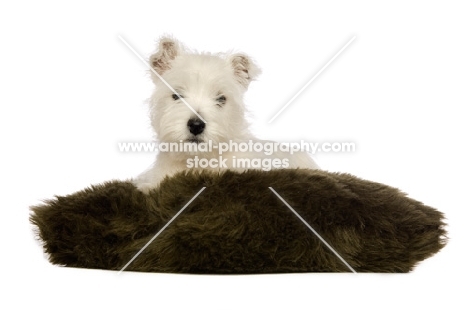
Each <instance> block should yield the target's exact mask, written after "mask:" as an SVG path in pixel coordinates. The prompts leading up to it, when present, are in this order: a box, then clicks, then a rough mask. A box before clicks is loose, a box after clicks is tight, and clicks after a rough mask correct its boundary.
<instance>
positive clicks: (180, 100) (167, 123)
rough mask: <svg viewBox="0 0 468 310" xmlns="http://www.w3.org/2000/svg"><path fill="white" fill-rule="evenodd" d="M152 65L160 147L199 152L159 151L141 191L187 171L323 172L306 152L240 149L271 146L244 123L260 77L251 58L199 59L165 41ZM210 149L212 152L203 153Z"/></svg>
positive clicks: (154, 122)
mask: <svg viewBox="0 0 468 310" xmlns="http://www.w3.org/2000/svg"><path fill="white" fill-rule="evenodd" d="M149 63H150V65H151V66H152V68H153V70H154V71H155V72H157V73H158V75H159V76H158V75H156V74H154V73H152V79H153V81H154V83H155V86H156V90H155V92H154V94H153V95H152V97H151V99H150V113H151V124H152V126H153V128H154V130H155V132H156V134H157V138H158V142H159V143H160V145H162V144H167V145H168V144H170V143H172V144H173V146H175V145H179V146H182V145H185V146H191V147H198V150H196V149H193V148H192V149H190V150H187V149H186V150H185V151H184V150H181V149H182V147H180V148H179V149H178V150H177V151H174V149H173V151H172V152H165V151H160V152H159V153H158V155H157V157H156V161H155V163H154V164H153V166H152V167H151V168H150V169H148V170H147V171H145V172H144V173H142V174H141V175H139V176H138V177H137V178H136V179H134V180H133V182H134V184H135V185H136V186H137V187H138V188H139V189H140V190H142V191H144V192H147V191H149V190H150V189H153V188H155V187H157V186H158V185H159V183H160V182H161V181H162V180H163V179H164V178H165V177H166V176H171V175H173V174H175V173H176V172H179V171H183V170H187V169H212V170H216V171H223V170H226V169H232V170H237V171H243V170H245V169H248V168H251V169H252V168H254V169H263V170H267V169H265V164H269V165H268V167H266V168H314V169H317V168H318V166H317V165H316V164H315V162H314V161H313V159H312V158H311V157H310V156H309V155H308V154H307V153H305V152H297V153H295V154H292V155H291V154H290V153H288V152H284V151H279V150H276V151H275V152H273V153H272V154H269V153H268V155H266V154H265V153H266V152H259V151H252V149H250V150H249V151H247V152H245V151H241V150H240V149H239V148H238V147H236V145H239V144H242V143H243V144H244V145H243V146H246V145H247V143H250V146H252V145H253V144H255V145H256V146H257V147H258V146H259V145H258V144H259V143H260V144H265V143H267V142H268V141H261V140H259V139H257V138H255V137H254V136H253V135H252V134H251V132H250V131H249V126H248V123H247V121H246V118H245V106H244V103H243V95H244V93H245V91H246V90H247V88H248V86H249V84H250V82H251V81H252V80H254V79H255V78H256V77H257V75H258V74H259V73H260V70H259V69H258V68H257V66H256V65H255V64H254V63H253V61H252V60H251V59H250V58H249V57H248V56H246V55H244V54H210V53H196V52H192V51H188V50H187V49H186V48H184V47H183V46H182V45H181V44H180V43H179V42H177V41H176V40H174V39H172V38H169V37H164V38H162V39H161V40H160V42H159V48H158V50H157V52H156V53H155V54H153V55H152V56H151V58H150V60H149ZM166 83H167V84H168V85H170V87H169V86H168V85H167V84H166ZM171 88H172V89H173V90H174V91H175V92H173V91H172V90H171ZM188 105H189V106H190V107H191V108H189V107H188ZM195 112H196V113H195ZM268 143H269V142H268ZM209 145H211V148H210V149H208V150H207V149H205V148H203V149H202V148H201V146H205V147H206V146H209ZM226 145H229V149H227V150H226ZM221 148H223V152H222V154H220V149H221ZM200 149H202V150H200ZM241 149H242V148H241ZM257 149H258V148H257ZM239 160H242V164H241V163H239ZM208 163H209V165H207V164H208ZM249 163H250V164H249ZM259 163H260V164H261V165H262V167H259V166H258V164H259ZM272 163H275V164H273V165H271V164H272Z"/></svg>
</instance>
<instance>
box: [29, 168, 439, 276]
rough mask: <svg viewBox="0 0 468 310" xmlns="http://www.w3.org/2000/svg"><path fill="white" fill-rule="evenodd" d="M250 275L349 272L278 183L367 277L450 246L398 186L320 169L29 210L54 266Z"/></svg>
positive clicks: (206, 179) (79, 198) (435, 215)
mask: <svg viewBox="0 0 468 310" xmlns="http://www.w3.org/2000/svg"><path fill="white" fill-rule="evenodd" d="M203 186H205V187H206V189H205V190H204V191H203V192H202V193H201V194H200V195H199V196H198V197H197V198H196V199H195V200H194V201H193V202H192V203H191V204H190V205H189V206H188V207H187V209H185V210H184V212H182V213H181V214H180V216H179V217H177V218H176V219H175V220H174V221H173V222H172V223H171V224H170V225H169V226H168V227H167V228H166V229H165V230H164V231H163V232H162V233H161V234H160V235H159V236H158V237H157V238H156V239H155V240H154V241H153V242H152V243H150V245H149V246H148V247H147V248H146V249H145V250H144V251H143V252H142V253H141V254H140V255H139V256H138V257H137V258H136V259H135V260H134V261H133V262H132V263H131V264H130V265H129V266H128V267H127V269H126V270H133V271H146V272H174V273H197V274H201V273H211V274H248V273H283V272H348V271H349V269H348V268H347V267H346V266H345V265H344V264H343V263H342V262H341V261H340V260H339V259H338V258H337V257H336V256H335V255H334V254H333V253H332V252H331V251H330V250H329V249H328V248H327V247H326V246H325V245H324V244H323V243H322V242H321V241H320V240H319V239H318V238H317V237H316V236H315V235H314V234H313V233H312V232H311V231H310V230H309V229H308V228H307V227H306V226H305V225H304V223H303V222H301V221H300V220H299V218H298V217H296V215H294V214H293V213H292V212H291V210H289V209H288V207H287V206H286V205H285V204H284V203H283V202H282V201H281V200H280V199H279V198H278V197H277V196H276V195H275V194H274V193H273V192H272V191H271V190H270V189H269V187H272V188H273V189H274V190H275V191H276V192H278V194H279V195H281V196H282V197H283V198H284V199H285V200H286V201H287V202H288V203H289V205H290V206H291V207H293V208H294V209H295V210H296V211H297V212H298V213H299V214H300V215H301V216H302V217H303V219H304V220H305V221H307V223H309V224H310V226H311V227H313V228H314V229H315V230H316V231H317V232H318V233H319V234H320V235H321V236H322V237H323V238H324V239H325V240H326V241H328V243H329V244H330V245H331V246H332V247H333V248H334V249H335V250H336V251H337V252H338V253H339V254H340V255H341V256H342V257H343V259H345V260H346V261H347V262H348V263H349V264H350V265H351V266H352V267H353V268H354V269H355V270H356V271H358V272H408V271H410V270H411V269H412V268H413V267H414V266H415V265H416V263H417V262H419V261H421V260H423V259H425V258H427V257H429V256H431V255H433V254H434V253H436V252H437V251H439V250H440V249H441V248H442V247H443V246H444V244H445V240H446V238H445V233H446V232H445V230H444V226H445V225H444V223H443V214H442V213H441V212H439V211H437V210H435V209H433V208H431V207H428V206H425V205H424V204H422V203H421V202H418V201H416V200H413V199H411V198H408V197H407V196H406V195H405V194H404V193H402V192H400V191H399V190H398V189H395V188H392V187H389V186H387V185H383V184H380V183H375V182H370V181H365V180H362V179H359V178H357V177H355V176H352V175H349V174H340V173H330V172H325V171H318V170H274V171H269V172H261V171H254V170H252V171H247V172H245V173H236V172H231V171H228V172H226V173H224V174H222V175H218V174H214V173H208V172H203V173H201V174H198V173H189V174H184V173H182V174H177V175H176V176H174V177H172V178H167V179H166V180H165V181H164V182H163V183H162V184H161V186H160V187H159V188H158V189H155V190H153V191H152V192H150V193H149V194H143V193H141V192H140V191H138V190H137V189H136V188H135V187H134V186H133V184H132V183H130V182H121V181H112V182H107V183H104V184H101V185H96V186H92V187H91V188H88V189H85V190H83V191H80V192H77V193H74V194H72V195H69V196H65V197H56V198H55V199H53V200H49V201H46V202H45V203H44V204H43V205H40V206H36V207H33V208H32V213H31V218H30V220H31V222H32V223H33V224H34V225H35V226H36V228H37V234H38V236H39V238H40V239H41V240H42V243H43V246H44V250H45V252H46V253H48V254H49V259H50V261H51V262H52V263H53V264H58V265H63V266H69V267H85V268H99V269H113V270H120V269H121V268H122V267H123V266H124V265H125V264H126V263H127V262H128V261H130V259H131V258H132V257H133V256H134V255H135V254H136V253H137V252H138V251H139V250H140V249H141V248H142V247H143V246H144V245H145V244H146V243H147V242H148V241H149V240H150V239H151V238H153V237H154V236H155V234H156V233H157V232H158V231H159V230H160V229H161V228H162V227H163V226H164V225H165V224H166V223H167V222H168V221H169V220H171V218H172V217H173V216H174V215H175V214H176V213H177V212H178V211H179V210H180V209H181V208H182V207H183V206H184V205H185V204H186V203H187V202H188V201H189V200H190V199H191V198H192V197H193V196H194V195H195V194H196V193H197V192H198V191H199V190H200V189H201V188H202V187H203Z"/></svg>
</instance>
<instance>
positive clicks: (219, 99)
mask: <svg viewBox="0 0 468 310" xmlns="http://www.w3.org/2000/svg"><path fill="white" fill-rule="evenodd" d="M216 101H218V102H219V103H221V104H225V103H226V96H224V95H221V96H219V97H218V98H216ZM217 105H218V106H220V105H219V104H217Z"/></svg>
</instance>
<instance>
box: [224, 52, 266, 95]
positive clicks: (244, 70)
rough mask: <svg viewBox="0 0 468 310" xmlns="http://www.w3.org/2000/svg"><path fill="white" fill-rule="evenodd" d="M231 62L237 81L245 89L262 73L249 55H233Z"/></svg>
mask: <svg viewBox="0 0 468 310" xmlns="http://www.w3.org/2000/svg"><path fill="white" fill-rule="evenodd" d="M229 62H230V64H231V66H232V68H233V70H234V76H235V77H236V79H237V81H238V82H239V83H240V84H241V85H242V86H244V87H245V88H247V87H248V86H249V84H250V82H251V81H252V80H255V78H256V77H257V76H258V75H259V74H260V73H261V70H260V68H258V67H257V65H255V63H254V62H253V61H252V59H250V57H249V56H247V55H244V54H233V55H231V56H230V57H229Z"/></svg>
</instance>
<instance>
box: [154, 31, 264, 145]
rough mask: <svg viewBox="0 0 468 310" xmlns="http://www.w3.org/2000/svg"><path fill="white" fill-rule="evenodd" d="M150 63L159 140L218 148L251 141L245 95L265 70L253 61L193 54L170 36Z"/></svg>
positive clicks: (160, 45) (243, 57)
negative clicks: (226, 143) (209, 143)
mask: <svg viewBox="0 0 468 310" xmlns="http://www.w3.org/2000/svg"><path fill="white" fill-rule="evenodd" d="M149 62H150V65H151V67H152V73H151V76H152V79H153V81H154V83H155V85H156V91H155V92H154V94H153V96H152V98H151V102H150V104H151V124H152V126H153V128H154V130H155V132H156V134H157V135H158V139H159V141H161V142H179V141H180V140H182V141H184V142H195V143H198V142H208V141H209V140H211V141H213V143H214V144H216V143H218V142H224V141H229V140H238V139H240V140H242V139H245V138H246V137H248V136H249V130H248V124H247V121H246V119H245V107H244V104H243V95H244V93H245V91H246V90H247V88H248V86H249V84H250V82H251V81H252V80H253V79H255V78H256V76H257V75H258V74H259V73H260V70H259V69H258V68H257V66H256V65H255V64H254V63H253V61H252V60H251V59H250V58H249V57H248V56H246V55H244V54H209V53H196V52H191V51H188V50H187V49H186V48H185V47H183V46H182V44H180V43H179V42H178V41H176V40H174V39H172V38H169V37H164V38H162V39H161V40H160V41H159V48H158V50H157V52H156V53H155V54H153V55H152V56H151V57H150V60H149Z"/></svg>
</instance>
